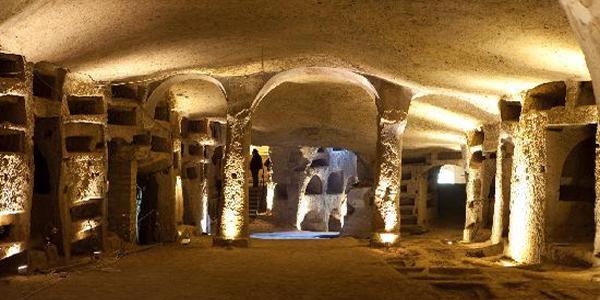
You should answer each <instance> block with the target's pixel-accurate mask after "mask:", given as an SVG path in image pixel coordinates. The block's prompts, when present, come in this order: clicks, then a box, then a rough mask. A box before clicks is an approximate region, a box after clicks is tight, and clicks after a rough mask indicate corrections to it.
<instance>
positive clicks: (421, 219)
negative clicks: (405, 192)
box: [417, 172, 429, 226]
mask: <svg viewBox="0 0 600 300" xmlns="http://www.w3.org/2000/svg"><path fill="white" fill-rule="evenodd" d="M427 174H429V172H425V173H424V174H420V175H419V177H418V178H417V185H418V191H419V194H418V195H417V224H418V225H420V226H427V225H428V224H427V223H428V221H429V216H428V214H427V213H428V211H427V188H428V186H429V182H428V181H427Z"/></svg>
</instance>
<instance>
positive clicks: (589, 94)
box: [575, 81, 596, 106]
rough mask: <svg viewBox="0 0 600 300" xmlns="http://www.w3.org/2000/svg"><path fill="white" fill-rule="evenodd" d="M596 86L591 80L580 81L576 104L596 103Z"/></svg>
mask: <svg viewBox="0 0 600 300" xmlns="http://www.w3.org/2000/svg"><path fill="white" fill-rule="evenodd" d="M595 104H596V98H595V97H594V87H593V86H592V82H591V81H582V82H580V83H579V93H577V99H575V106H583V105H595Z"/></svg>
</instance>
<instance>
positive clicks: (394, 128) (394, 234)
mask: <svg viewBox="0 0 600 300" xmlns="http://www.w3.org/2000/svg"><path fill="white" fill-rule="evenodd" d="M405 125H406V121H404V120H402V121H390V120H387V119H384V118H381V119H380V122H379V135H378V138H377V167H378V172H377V177H376V182H377V184H376V186H375V207H376V208H377V210H376V211H375V215H374V219H373V226H374V233H373V238H372V239H371V244H372V245H373V246H388V245H394V244H396V243H397V242H398V241H399V236H400V203H399V202H400V183H401V180H402V133H403V132H404V127H405Z"/></svg>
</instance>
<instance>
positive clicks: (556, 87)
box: [527, 81, 567, 110]
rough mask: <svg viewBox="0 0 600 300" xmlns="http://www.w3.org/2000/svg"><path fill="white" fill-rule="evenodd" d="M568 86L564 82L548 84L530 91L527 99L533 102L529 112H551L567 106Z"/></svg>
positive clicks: (530, 103)
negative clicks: (555, 108) (553, 109)
mask: <svg viewBox="0 0 600 300" xmlns="http://www.w3.org/2000/svg"><path fill="white" fill-rule="evenodd" d="M566 96H567V86H566V85H565V83H564V81H555V82H548V83H544V84H542V85H539V86H537V87H535V88H534V89H531V90H529V92H528V93H527V97H528V98H530V99H531V101H529V102H527V103H528V104H529V106H528V110H549V109H551V108H554V107H560V106H563V107H564V106H565V103H566Z"/></svg>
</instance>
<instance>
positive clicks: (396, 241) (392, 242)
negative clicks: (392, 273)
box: [370, 232, 400, 248]
mask: <svg viewBox="0 0 600 300" xmlns="http://www.w3.org/2000/svg"><path fill="white" fill-rule="evenodd" d="M370 246H371V247H372V248H388V247H398V246H400V234H399V233H385V232H376V233H373V235H371V242H370Z"/></svg>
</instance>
